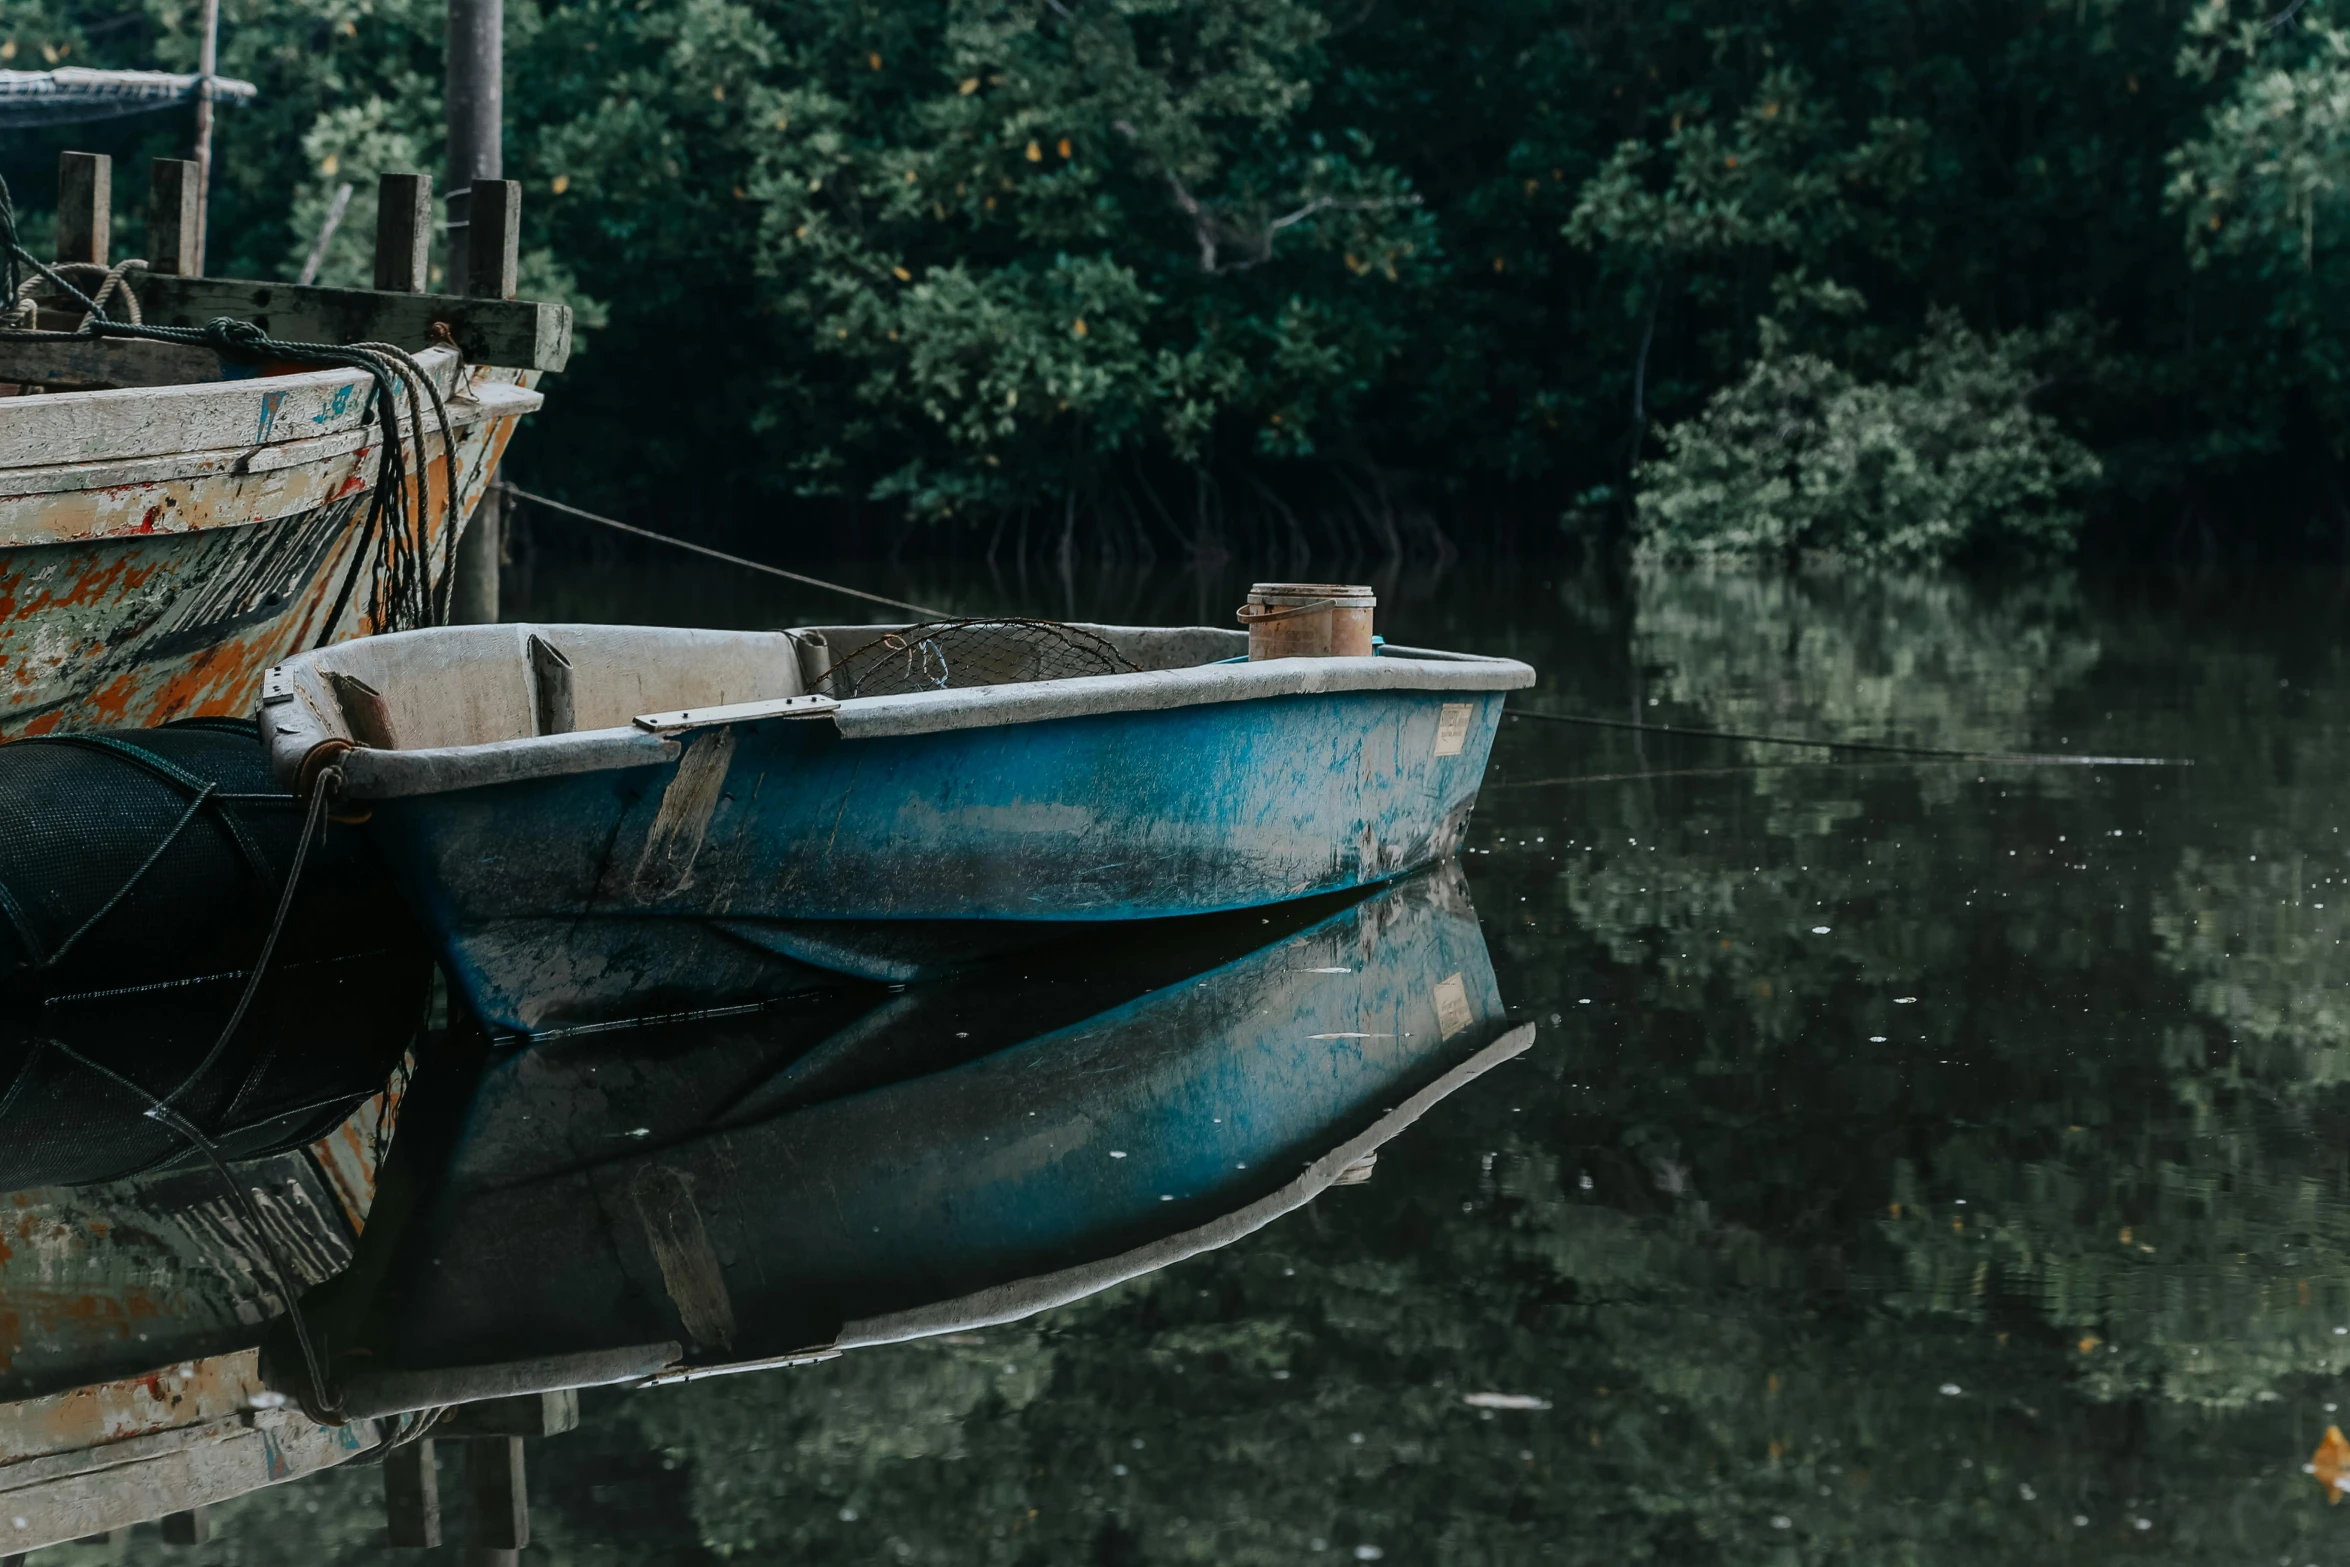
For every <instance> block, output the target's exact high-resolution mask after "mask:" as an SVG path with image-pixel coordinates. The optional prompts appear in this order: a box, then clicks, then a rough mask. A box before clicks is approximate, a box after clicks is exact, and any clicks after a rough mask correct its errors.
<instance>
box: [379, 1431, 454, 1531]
mask: <svg viewBox="0 0 2350 1567" xmlns="http://www.w3.org/2000/svg"><path fill="white" fill-rule="evenodd" d="M383 1469H384V1544H386V1545H389V1546H392V1547H395V1548H396V1549H401V1550H429V1549H431V1548H432V1547H434V1546H437V1545H439V1544H440V1543H441V1482H440V1476H439V1475H438V1474H437V1473H436V1472H435V1471H434V1468H433V1459H432V1439H431V1438H429V1437H427V1438H425V1439H424V1440H422V1441H417V1442H410V1443H409V1444H408V1445H407V1446H405V1447H395V1448H393V1449H392V1450H391V1451H390V1452H389V1453H387V1454H385V1455H384V1464H383Z"/></svg>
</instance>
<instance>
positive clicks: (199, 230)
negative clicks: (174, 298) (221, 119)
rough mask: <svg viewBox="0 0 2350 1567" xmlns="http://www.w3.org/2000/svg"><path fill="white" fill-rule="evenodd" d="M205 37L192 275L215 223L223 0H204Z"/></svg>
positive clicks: (200, 267) (197, 272) (199, 54)
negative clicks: (215, 97) (215, 91)
mask: <svg viewBox="0 0 2350 1567" xmlns="http://www.w3.org/2000/svg"><path fill="white" fill-rule="evenodd" d="M203 25H204V41H203V43H202V44H201V45H200V46H199V47H198V48H197V51H196V75H197V77H198V80H197V82H196V256H195V264H194V265H193V266H191V267H189V268H188V269H187V270H188V273H189V274H190V275H191V276H199V277H200V276H202V275H203V272H204V239H205V235H206V234H207V233H208V232H209V230H210V228H211V224H212V78H213V77H214V76H215V75H216V74H218V72H219V70H220V0H204V21H203Z"/></svg>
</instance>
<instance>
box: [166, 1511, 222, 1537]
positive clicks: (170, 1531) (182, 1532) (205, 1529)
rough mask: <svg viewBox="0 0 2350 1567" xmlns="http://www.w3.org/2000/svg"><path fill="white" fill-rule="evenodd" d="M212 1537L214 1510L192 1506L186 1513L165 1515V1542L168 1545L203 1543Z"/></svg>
mask: <svg viewBox="0 0 2350 1567" xmlns="http://www.w3.org/2000/svg"><path fill="white" fill-rule="evenodd" d="M211 1538H212V1510H211V1509H210V1508H208V1507H191V1508H189V1509H188V1510H187V1511H186V1512H184V1513H165V1514H164V1515H163V1543H164V1544H166V1545H202V1544H203V1543H205V1542H206V1541H207V1540H209V1539H211Z"/></svg>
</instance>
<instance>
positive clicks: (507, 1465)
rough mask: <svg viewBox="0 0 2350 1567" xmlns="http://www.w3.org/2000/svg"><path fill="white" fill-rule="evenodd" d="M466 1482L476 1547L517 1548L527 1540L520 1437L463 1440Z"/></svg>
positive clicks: (527, 1511) (527, 1506) (526, 1499)
mask: <svg viewBox="0 0 2350 1567" xmlns="http://www.w3.org/2000/svg"><path fill="white" fill-rule="evenodd" d="M465 1486H466V1490H467V1491H468V1492H469V1493H470V1495H471V1500H472V1502H473V1538H472V1539H471V1540H470V1541H468V1542H467V1543H468V1544H470V1545H472V1546H474V1547H475V1548H476V1549H479V1550H490V1551H519V1550H521V1549H522V1548H523V1547H524V1546H526V1545H528V1544H530V1497H529V1495H528V1493H527V1492H526V1491H525V1489H524V1485H523V1475H522V1438H520V1437H518V1436H505V1437H482V1438H478V1439H476V1440H474V1441H470V1442H467V1443H466V1444H465Z"/></svg>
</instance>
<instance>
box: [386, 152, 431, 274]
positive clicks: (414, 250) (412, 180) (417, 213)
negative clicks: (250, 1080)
mask: <svg viewBox="0 0 2350 1567" xmlns="http://www.w3.org/2000/svg"><path fill="white" fill-rule="evenodd" d="M431 254H432V176H431V175H429V174H386V175H385V176H383V178H381V179H380V180H378V181H377V182H376V186H375V286H376V288H377V289H378V290H379V291H381V292H383V293H387V294H421V293H423V292H424V286H425V283H426V282H427V281H428V272H427V268H428V267H429V265H430V262H431Z"/></svg>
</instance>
